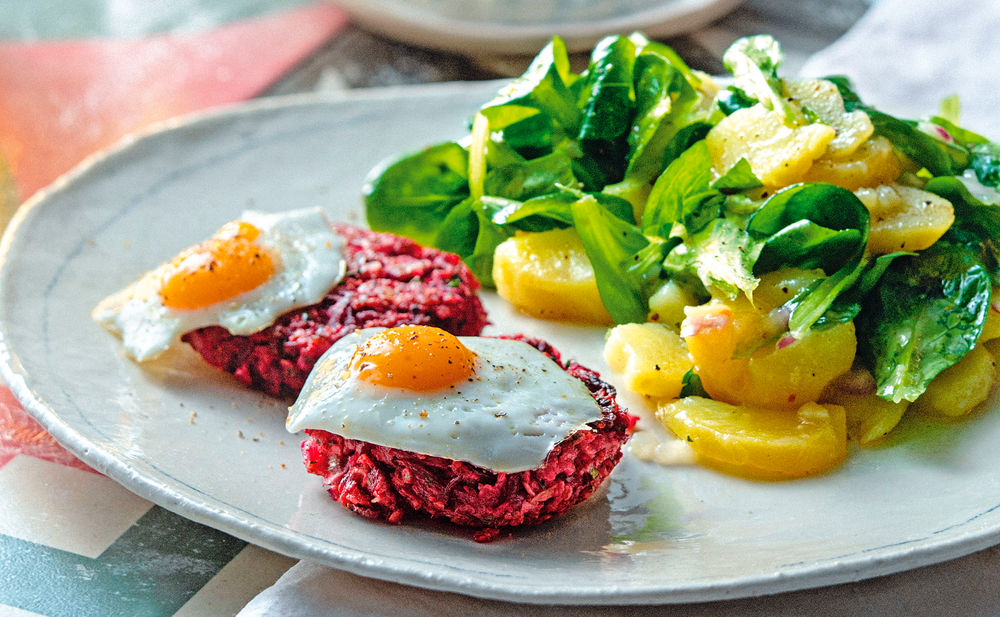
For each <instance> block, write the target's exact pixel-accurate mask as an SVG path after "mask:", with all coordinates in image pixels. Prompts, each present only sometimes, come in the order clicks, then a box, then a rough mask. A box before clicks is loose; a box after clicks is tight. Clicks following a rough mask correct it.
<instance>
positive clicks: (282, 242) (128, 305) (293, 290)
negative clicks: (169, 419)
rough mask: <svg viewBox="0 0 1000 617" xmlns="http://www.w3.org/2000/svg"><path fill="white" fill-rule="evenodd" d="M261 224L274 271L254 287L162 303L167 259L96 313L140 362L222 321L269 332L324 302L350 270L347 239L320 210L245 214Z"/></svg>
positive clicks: (241, 330)
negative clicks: (195, 304)
mask: <svg viewBox="0 0 1000 617" xmlns="http://www.w3.org/2000/svg"><path fill="white" fill-rule="evenodd" d="M239 220H241V221H246V222H248V223H250V224H251V225H253V226H254V227H256V228H257V229H259V230H260V234H259V235H258V236H257V238H256V239H255V240H254V242H255V243H256V244H257V245H259V246H260V247H262V248H263V249H264V250H266V251H267V252H268V254H269V255H270V257H271V260H272V263H273V264H274V267H275V272H274V273H273V274H272V275H271V277H270V278H268V280H267V281H265V282H264V283H262V284H261V285H259V286H257V287H256V288H255V289H252V290H250V291H247V292H245V293H242V294H239V295H237V296H234V297H233V298H230V299H228V300H223V301H221V302H217V303H215V304H212V305H210V306H206V307H202V308H197V309H188V310H185V309H175V308H171V307H168V306H165V305H164V304H163V300H162V299H161V297H160V293H159V291H160V287H161V285H162V284H163V275H164V272H165V269H166V268H167V264H166V263H165V264H163V265H161V266H159V267H157V268H156V269H153V270H150V271H149V272H147V273H146V274H144V275H143V276H142V277H141V278H140V279H139V280H137V281H136V282H134V283H132V284H131V285H129V286H128V287H126V288H124V289H122V290H121V291H119V292H116V293H114V294H112V295H110V296H108V297H107V298H105V299H104V300H102V301H101V302H100V304H98V305H97V307H96V308H95V309H94V311H93V313H92V316H93V318H94V320H95V321H96V322H97V323H99V324H101V325H102V326H104V327H105V328H107V329H108V330H109V331H111V332H113V333H115V334H117V335H119V336H120V337H121V338H122V345H123V347H124V349H125V352H126V353H127V354H128V355H129V356H131V357H132V358H134V359H135V360H137V361H140V362H141V361H144V360H149V359H151V358H155V357H156V356H158V355H159V354H161V353H163V352H164V351H166V350H167V349H168V348H169V347H170V345H172V344H173V343H174V342H176V341H177V340H179V339H180V337H181V335H183V334H184V333H185V332H190V331H191V330H196V329H198V328H203V327H206V326H212V325H218V326H222V327H223V328H225V329H226V330H228V331H229V332H231V333H233V334H237V335H245V334H252V333H254V332H257V331H259V330H262V329H264V328H266V327H268V326H270V325H271V324H272V323H274V321H275V319H276V318H277V317H279V316H280V315H282V314H284V313H286V312H288V311H290V310H292V309H295V308H299V307H302V306H308V305H310V304H315V303H317V302H319V301H320V300H322V299H323V298H324V297H325V296H326V294H327V292H329V291H330V289H331V288H332V287H333V286H334V285H336V284H337V283H339V282H340V281H341V280H342V279H343V277H344V272H345V270H346V267H347V266H346V261H345V259H344V254H343V253H344V251H343V246H344V240H343V238H341V237H340V236H338V235H337V234H335V233H333V231H332V230H331V229H330V225H329V222H328V221H327V219H326V216H325V215H324V214H323V211H322V210H321V209H320V208H306V209H301V210H293V211H290V212H282V213H277V214H266V213H262V212H255V211H247V212H244V213H243V215H242V216H241V217H240V219H239Z"/></svg>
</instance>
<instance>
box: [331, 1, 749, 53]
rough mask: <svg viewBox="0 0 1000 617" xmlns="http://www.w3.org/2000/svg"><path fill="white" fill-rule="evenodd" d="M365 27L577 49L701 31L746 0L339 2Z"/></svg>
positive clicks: (483, 47) (495, 47) (450, 39)
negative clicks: (608, 40)
mask: <svg viewBox="0 0 1000 617" xmlns="http://www.w3.org/2000/svg"><path fill="white" fill-rule="evenodd" d="M332 1H333V2H334V3H335V4H337V5H338V6H340V7H342V8H344V9H345V10H346V11H347V12H348V13H349V14H350V15H351V17H352V18H353V19H354V20H355V21H356V22H358V23H359V24H361V25H362V26H364V27H366V28H369V29H371V30H374V31H376V32H380V33H382V34H385V35H387V36H390V37H393V38H396V39H400V40H402V41H405V42H407V43H413V44H416V45H422V46H425V47H431V48H434V49H447V50H451V51H458V52H469V53H476V54H496V53H502V54H518V55H522V54H533V53H535V52H536V51H537V50H538V49H539V48H541V46H542V45H544V44H545V43H546V42H548V40H549V39H550V38H552V35H553V34H558V35H559V36H561V37H563V39H564V40H565V41H566V44H567V46H568V47H569V48H570V50H572V51H582V50H585V49H590V48H591V47H592V46H593V45H594V43H595V42H597V40H598V39H600V38H601V37H602V36H605V35H607V34H628V33H630V32H632V31H634V30H641V31H642V32H644V33H646V34H647V35H649V36H651V37H667V36H675V35H678V34H683V33H685V32H690V31H692V30H695V29H697V28H699V27H701V26H703V25H705V24H707V23H709V22H711V21H712V20H714V19H717V18H719V17H721V16H722V15H725V14H726V13H728V12H729V11H731V10H732V9H733V8H734V7H736V5H737V4H739V3H740V0H332Z"/></svg>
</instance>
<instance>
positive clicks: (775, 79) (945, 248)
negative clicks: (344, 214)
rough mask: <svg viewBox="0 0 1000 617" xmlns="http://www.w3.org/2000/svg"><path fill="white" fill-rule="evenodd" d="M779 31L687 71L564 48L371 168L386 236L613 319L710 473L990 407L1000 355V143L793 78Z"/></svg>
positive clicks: (621, 362) (660, 52)
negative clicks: (452, 123) (575, 57)
mask: <svg viewBox="0 0 1000 617" xmlns="http://www.w3.org/2000/svg"><path fill="white" fill-rule="evenodd" d="M781 61H782V55H781V50H780V47H779V45H778V43H777V42H776V41H775V40H774V39H773V38H771V37H770V36H767V35H760V36H754V37H748V38H744V39H740V40H738V41H736V42H735V43H733V44H732V45H731V46H730V48H729V49H728V50H727V51H726V53H725V55H724V56H723V64H724V65H725V67H726V68H727V70H728V71H729V72H730V73H731V76H729V77H728V78H726V79H719V80H716V79H713V78H712V77H710V76H708V75H705V74H702V73H699V72H697V71H693V70H691V69H690V68H689V67H688V66H687V65H686V64H685V63H684V62H683V61H682V60H681V58H680V57H679V56H678V55H677V54H676V53H675V52H674V51H673V50H671V49H670V48H669V47H667V46H665V45H662V44H660V43H657V42H654V41H650V40H649V39H647V38H646V37H644V36H643V35H641V34H633V35H631V36H627V37H626V36H614V37H609V38H606V39H604V40H603V41H601V42H600V43H599V44H598V45H597V46H596V47H595V48H594V50H593V52H592V54H591V56H590V60H589V64H588V66H587V68H586V69H584V70H583V71H581V72H579V73H577V72H574V71H572V70H571V68H570V62H569V58H568V55H567V53H566V48H565V45H564V44H563V43H562V41H561V40H560V39H558V38H555V39H553V40H552V41H551V43H549V44H548V45H547V46H546V47H545V48H544V49H542V51H541V52H540V53H539V54H538V56H537V57H536V58H535V59H534V61H533V62H532V63H531V65H530V66H529V67H528V69H527V71H526V72H525V74H524V75H522V76H521V77H520V78H518V79H516V80H513V81H512V82H511V83H509V84H508V85H506V86H505V87H503V88H502V89H501V90H500V91H499V92H498V93H497V94H496V96H495V97H494V98H493V99H492V100H490V101H487V102H486V103H485V104H484V105H483V106H482V107H481V108H480V109H479V110H478V112H477V113H476V114H475V115H474V117H473V118H472V119H471V121H470V122H469V133H468V135H467V137H465V138H464V139H462V140H458V141H449V142H443V143H439V144H435V145H432V146H430V147H427V148H425V149H423V150H421V151H420V152H416V153H407V154H404V155H401V156H399V157H397V158H394V159H392V160H390V161H387V162H386V163H384V164H383V165H381V166H380V167H378V168H377V169H375V170H373V171H372V173H371V175H370V176H369V178H368V180H367V182H366V185H365V189H364V197H365V203H366V208H367V217H368V222H369V224H370V225H371V226H372V228H374V229H376V230H384V231H393V232H396V233H403V234H406V235H410V236H411V237H413V238H414V239H416V240H417V241H419V242H423V243H427V244H432V245H434V246H437V247H439V248H442V249H445V250H448V251H452V252H455V253H457V254H459V255H460V256H461V257H462V258H463V259H464V260H465V261H466V263H467V264H468V265H469V266H470V267H471V268H472V270H473V271H474V272H475V274H476V275H477V276H478V277H479V278H480V280H482V281H483V283H484V284H485V285H487V286H493V287H495V288H496V290H497V292H498V293H499V294H500V295H501V296H502V297H503V298H505V299H506V300H508V301H509V302H511V303H512V304H514V305H515V306H516V307H518V308H519V309H520V310H521V311H523V312H525V313H527V314H529V315H533V316H536V317H539V318H544V319H558V320H569V321H577V322H584V323H592V324H604V325H607V326H609V327H611V330H610V332H609V335H608V338H607V344H606V347H605V358H606V359H607V361H608V364H609V365H610V366H611V368H612V370H613V371H615V372H616V373H618V374H619V383H621V384H623V385H624V386H625V387H627V388H628V389H631V390H633V391H634V392H637V393H639V394H641V395H643V396H644V397H646V398H647V399H648V400H650V401H651V404H652V405H653V406H654V407H655V409H656V411H655V415H656V418H657V419H658V420H659V421H660V422H662V424H663V425H664V426H666V427H667V428H669V429H670V431H672V432H673V434H674V435H676V437H677V438H679V439H680V440H683V441H684V442H686V443H687V444H689V445H690V447H691V448H692V449H693V451H694V452H695V453H696V454H697V456H698V457H699V460H701V461H702V462H704V463H706V464H708V465H711V466H713V467H716V468H718V469H721V470H724V471H727V472H732V473H737V474H741V475H748V476H753V477H760V478H787V477H798V476H804V475H809V474H815V473H821V472H824V471H827V470H829V469H831V468H833V467H835V466H836V465H837V464H839V463H840V462H841V461H842V460H843V459H844V458H845V456H846V455H847V451H848V442H849V441H853V442H855V443H857V444H859V445H861V446H866V445H870V444H874V443H877V442H879V441H880V440H882V439H883V438H884V437H885V436H886V435H888V434H890V432H891V431H892V430H893V428H894V427H895V426H896V425H897V424H898V423H899V422H900V421H901V420H902V419H903V418H904V415H905V414H910V413H920V414H930V415H933V416H946V417H955V416H962V415H966V414H968V413H970V412H971V411H973V410H975V409H977V408H978V407H980V406H982V404H983V403H984V401H986V400H987V399H988V397H989V395H990V392H991V389H992V387H993V384H994V382H995V364H996V363H995V360H994V354H995V353H997V352H1000V298H997V297H994V290H995V289H996V288H997V287H998V286H1000V248H998V241H1000V205H998V204H1000V193H998V191H997V186H998V185H1000V145H998V144H997V143H995V142H992V141H990V140H989V139H988V138H986V137H984V136H982V135H979V134H977V133H974V132H972V131H971V130H968V129H967V128H963V127H962V126H960V124H959V117H958V116H959V105H958V102H957V101H955V100H952V99H946V100H945V101H943V102H942V106H941V109H940V110H939V111H938V113H937V115H931V116H928V117H927V118H923V119H919V120H911V119H901V118H897V117H895V116H892V115H890V114H887V113H884V112H882V111H880V110H877V109H874V108H872V107H871V106H869V105H866V104H865V103H864V102H863V101H862V100H861V99H860V98H859V96H858V95H857V93H856V92H855V91H854V90H853V89H852V86H851V83H850V81H849V79H848V78H845V77H841V76H826V77H816V78H802V79H789V78H785V77H782V76H781V75H779V67H780V65H781Z"/></svg>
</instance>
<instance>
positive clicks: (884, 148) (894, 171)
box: [802, 136, 903, 191]
mask: <svg viewBox="0 0 1000 617" xmlns="http://www.w3.org/2000/svg"><path fill="white" fill-rule="evenodd" d="M902 173H903V164H902V163H901V162H900V161H899V157H898V156H896V151H895V150H894V149H893V147H892V143H890V142H889V140H888V139H886V138H885V137H882V136H876V137H872V138H871V139H869V140H867V141H865V142H864V143H862V144H861V145H860V146H859V147H858V149H857V150H855V151H854V153H853V154H851V155H848V156H846V157H840V158H834V157H832V156H830V155H824V156H821V157H820V158H818V159H816V160H815V161H813V165H812V167H810V168H809V171H807V172H806V174H805V176H803V177H802V181H803V182H829V183H830V184H836V185H837V186H840V187H843V188H845V189H847V190H849V191H856V190H858V189H860V188H863V187H874V186H879V185H882V184H889V183H890V182H892V181H893V180H896V179H897V178H899V176H900V175H901V174H902Z"/></svg>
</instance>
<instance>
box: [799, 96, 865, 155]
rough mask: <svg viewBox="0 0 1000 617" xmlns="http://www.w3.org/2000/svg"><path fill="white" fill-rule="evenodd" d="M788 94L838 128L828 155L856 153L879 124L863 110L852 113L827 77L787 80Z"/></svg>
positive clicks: (803, 106) (827, 151)
mask: <svg viewBox="0 0 1000 617" xmlns="http://www.w3.org/2000/svg"><path fill="white" fill-rule="evenodd" d="M785 93H786V94H787V95H788V96H789V98H790V99H791V102H792V104H794V105H797V106H798V107H799V108H801V109H802V110H804V111H805V110H808V111H810V112H812V113H814V114H816V115H817V116H819V119H820V120H822V122H823V124H826V125H827V126H830V127H832V128H833V129H834V131H836V133H837V136H836V137H834V138H833V140H831V141H830V143H829V144H827V146H826V156H828V157H830V158H834V159H838V158H844V157H847V156H851V155H852V154H854V152H855V150H857V149H858V147H859V146H860V145H861V144H863V143H864V142H865V141H866V140H867V139H868V138H869V137H871V136H872V133H874V132H875V126H874V125H873V124H872V121H871V119H870V118H868V114H866V113H865V112H863V111H861V110H854V111H851V112H848V111H846V110H845V109H844V99H843V97H841V96H840V90H838V89H837V86H835V85H833V82H831V81H827V80H825V79H797V80H792V79H789V80H785Z"/></svg>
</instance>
